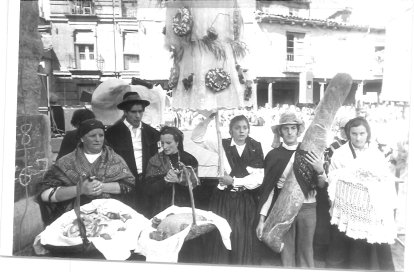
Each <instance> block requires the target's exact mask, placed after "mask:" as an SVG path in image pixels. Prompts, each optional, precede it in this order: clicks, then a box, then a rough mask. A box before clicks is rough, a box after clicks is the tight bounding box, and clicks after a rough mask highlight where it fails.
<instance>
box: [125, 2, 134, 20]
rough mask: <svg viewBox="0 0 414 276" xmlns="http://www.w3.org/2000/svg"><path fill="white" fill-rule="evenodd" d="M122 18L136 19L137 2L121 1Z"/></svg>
mask: <svg viewBox="0 0 414 276" xmlns="http://www.w3.org/2000/svg"><path fill="white" fill-rule="evenodd" d="M122 17H127V18H129V17H133V18H136V17H137V0H122Z"/></svg>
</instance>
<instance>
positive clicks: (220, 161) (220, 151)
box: [215, 110, 224, 177]
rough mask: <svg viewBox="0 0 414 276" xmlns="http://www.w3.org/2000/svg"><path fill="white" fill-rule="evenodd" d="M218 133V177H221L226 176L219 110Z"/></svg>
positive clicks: (216, 118) (217, 116) (217, 118)
mask: <svg viewBox="0 0 414 276" xmlns="http://www.w3.org/2000/svg"><path fill="white" fill-rule="evenodd" d="M215 120H216V133H217V146H218V168H217V175H218V176H219V177H221V176H223V175H224V168H223V144H222V142H221V132H220V120H219V111H218V110H217V113H216V116H215Z"/></svg>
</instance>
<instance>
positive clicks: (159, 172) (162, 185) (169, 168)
mask: <svg viewBox="0 0 414 276" xmlns="http://www.w3.org/2000/svg"><path fill="white" fill-rule="evenodd" d="M160 140H161V148H162V151H161V152H158V153H156V154H155V155H154V156H153V157H151V159H150V160H149V162H148V167H147V171H146V175H145V190H146V191H147V193H148V195H149V196H150V205H151V206H152V212H151V213H152V215H151V216H154V215H156V214H158V213H160V212H161V211H163V210H164V209H166V208H167V207H169V206H171V205H172V204H173V203H174V205H176V206H179V207H190V206H191V203H190V194H189V191H188V187H186V183H185V178H184V177H183V175H182V173H183V172H182V166H191V167H192V168H193V170H194V172H197V167H198V162H197V159H196V158H195V157H194V156H192V155H191V154H189V153H188V152H186V151H184V146H183V140H184V136H183V133H182V132H181V131H180V130H179V129H178V128H175V127H169V126H166V127H163V128H162V129H161V131H160ZM173 194H174V202H173Z"/></svg>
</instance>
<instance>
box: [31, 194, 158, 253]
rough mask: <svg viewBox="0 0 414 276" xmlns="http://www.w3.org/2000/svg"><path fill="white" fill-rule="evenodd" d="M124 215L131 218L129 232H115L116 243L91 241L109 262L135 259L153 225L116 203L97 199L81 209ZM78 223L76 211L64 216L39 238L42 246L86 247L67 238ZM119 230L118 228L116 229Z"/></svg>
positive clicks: (125, 206) (131, 210) (91, 239)
mask: <svg viewBox="0 0 414 276" xmlns="http://www.w3.org/2000/svg"><path fill="white" fill-rule="evenodd" d="M95 208H97V209H98V210H106V211H110V212H119V213H121V214H129V215H131V217H132V218H131V219H129V220H127V221H126V222H125V224H123V225H122V226H123V227H124V228H125V231H115V233H114V234H113V235H111V237H112V239H110V240H105V239H103V238H101V237H88V239H89V240H90V241H91V242H92V243H93V245H94V246H95V247H96V249H97V250H99V251H100V252H101V253H102V254H103V255H104V257H105V259H107V260H126V259H128V258H129V256H130V255H131V252H130V251H131V250H135V247H136V241H137V240H138V237H139V235H140V233H141V231H142V230H143V229H145V228H147V227H148V226H150V225H151V224H150V221H149V220H148V219H147V218H145V217H144V216H143V215H141V214H139V213H137V212H136V211H135V210H133V209H132V208H131V207H129V206H127V205H125V204H123V203H122V202H120V201H118V200H115V199H95V200H93V201H92V202H90V203H88V204H85V205H83V206H81V210H90V209H95ZM75 219H76V214H75V211H74V210H71V211H69V212H66V213H64V214H63V215H62V216H60V217H59V218H58V219H57V220H55V221H54V222H53V223H52V224H51V225H49V226H47V227H46V229H45V230H44V231H43V232H42V233H40V234H39V236H40V243H41V244H42V245H46V244H49V245H54V246H71V245H79V244H82V238H81V237H76V238H68V237H66V236H64V235H63V232H62V231H63V228H64V226H65V225H68V224H69V223H72V222H73V220H75ZM115 227H116V225H115Z"/></svg>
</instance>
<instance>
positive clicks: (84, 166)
mask: <svg viewBox="0 0 414 276" xmlns="http://www.w3.org/2000/svg"><path fill="white" fill-rule="evenodd" d="M90 176H95V178H96V179H97V180H99V181H101V182H104V183H106V182H119V185H120V187H121V195H125V194H128V193H130V192H131V191H132V190H133V188H134V185H135V178H134V176H133V175H132V173H131V172H130V170H129V169H128V166H127V164H126V163H125V161H124V160H123V159H122V157H120V156H119V155H118V154H116V153H115V152H114V151H113V150H112V149H111V148H110V147H108V146H104V147H103V149H102V154H101V156H99V158H98V159H96V160H95V162H93V163H92V164H91V163H89V161H88V159H87V158H86V156H85V154H84V151H83V148H82V147H81V146H78V147H77V148H76V149H75V150H74V151H73V152H71V153H69V154H67V155H65V156H63V157H61V158H60V159H58V160H57V161H56V163H55V164H54V165H53V166H52V167H51V168H50V169H49V170H48V171H47V172H46V174H45V176H44V178H43V180H42V182H41V183H40V194H39V195H38V202H39V203H40V205H41V212H42V217H43V220H44V221H45V223H46V224H49V223H51V222H53V221H54V220H55V219H56V218H58V217H59V216H60V215H62V214H63V213H65V212H67V211H70V210H72V209H73V204H74V202H75V199H70V200H67V201H63V202H43V201H42V200H41V199H40V195H41V193H42V192H43V191H45V190H47V189H49V188H55V187H62V186H63V187H69V186H75V185H77V183H78V182H79V181H80V180H81V177H84V178H85V177H90ZM109 197H111V196H110V195H109V194H101V195H100V196H99V197H92V196H86V195H82V196H81V204H86V203H88V202H90V201H91V200H92V199H95V198H109Z"/></svg>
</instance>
